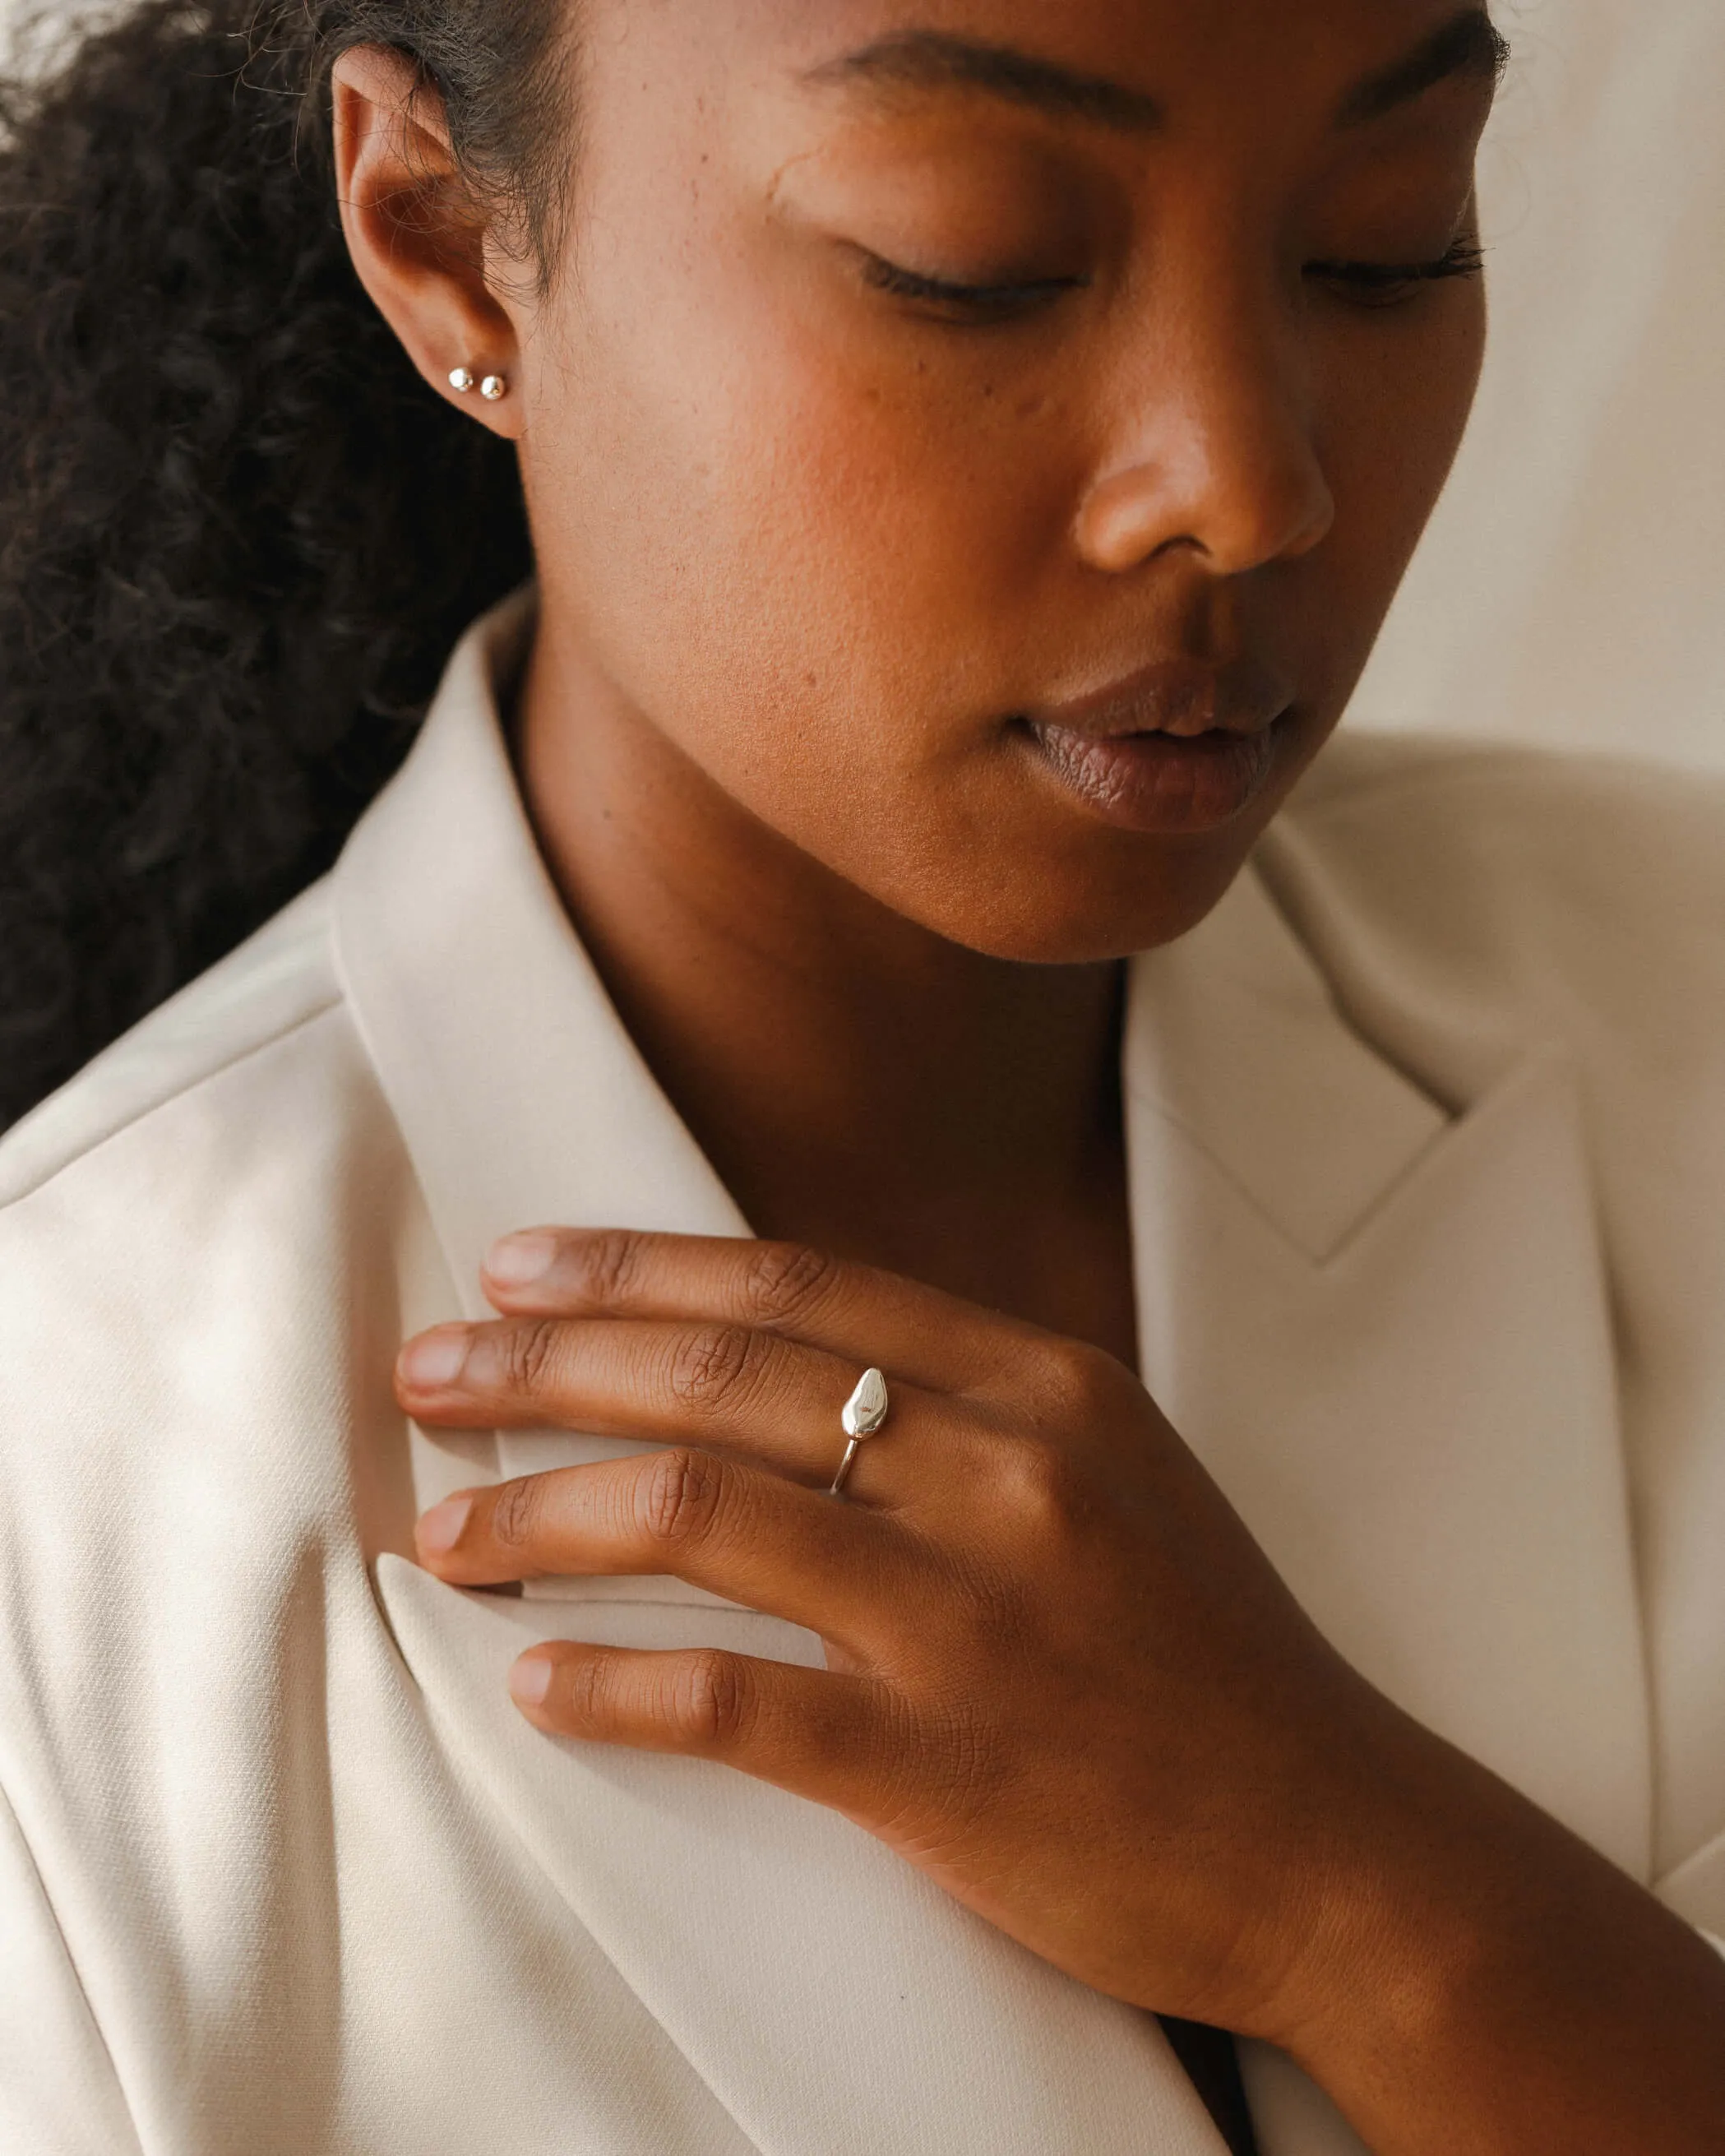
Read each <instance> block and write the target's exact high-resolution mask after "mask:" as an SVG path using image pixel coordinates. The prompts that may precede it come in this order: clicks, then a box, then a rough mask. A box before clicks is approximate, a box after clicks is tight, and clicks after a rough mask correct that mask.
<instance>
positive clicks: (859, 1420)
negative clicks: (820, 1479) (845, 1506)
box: [827, 1368, 887, 1497]
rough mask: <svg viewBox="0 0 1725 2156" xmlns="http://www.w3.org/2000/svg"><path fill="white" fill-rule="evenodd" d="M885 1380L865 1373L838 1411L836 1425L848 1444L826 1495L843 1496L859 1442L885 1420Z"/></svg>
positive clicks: (871, 1434)
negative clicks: (837, 1424) (837, 1423)
mask: <svg viewBox="0 0 1725 2156" xmlns="http://www.w3.org/2000/svg"><path fill="white" fill-rule="evenodd" d="M886 1409H887V1399H886V1378H883V1377H882V1376H881V1374H880V1372H879V1371H878V1370H875V1369H872V1368H870V1369H867V1370H865V1371H864V1372H863V1373H862V1375H861V1377H860V1378H858V1379H857V1381H856V1389H855V1392H853V1393H852V1394H851V1395H850V1399H848V1400H846V1401H845V1405H844V1407H843V1408H842V1409H840V1411H839V1426H840V1427H841V1428H842V1429H843V1430H844V1432H845V1437H846V1439H847V1440H849V1441H848V1443H847V1444H846V1445H845V1457H844V1458H843V1459H842V1460H840V1461H839V1471H838V1473H837V1474H836V1475H835V1476H834V1477H833V1486H832V1488H831V1489H830V1490H829V1491H828V1493H827V1494H828V1496H832V1497H839V1496H843V1495H844V1493H845V1482H846V1481H847V1479H848V1478H849V1476H850V1471H851V1469H852V1468H853V1467H854V1466H855V1464H856V1455H857V1454H858V1452H859V1451H860V1450H861V1447H862V1445H863V1441H864V1440H865V1439H866V1438H870V1437H872V1436H873V1435H875V1431H876V1430H879V1429H880V1425H881V1424H882V1423H883V1422H885V1421H886Z"/></svg>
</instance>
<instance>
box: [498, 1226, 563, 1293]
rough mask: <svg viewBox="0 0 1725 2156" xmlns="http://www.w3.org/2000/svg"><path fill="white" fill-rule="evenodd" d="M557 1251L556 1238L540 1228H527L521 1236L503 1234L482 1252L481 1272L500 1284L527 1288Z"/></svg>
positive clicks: (550, 1264) (549, 1264) (549, 1263)
mask: <svg viewBox="0 0 1725 2156" xmlns="http://www.w3.org/2000/svg"><path fill="white" fill-rule="evenodd" d="M556 1256H557V1237H556V1236H555V1235H547V1233H546V1232H545V1230H544V1229H537V1228H530V1229H528V1230H527V1231H526V1234H525V1235H505V1236H504V1237H502V1239H501V1240H500V1241H498V1242H495V1243H493V1244H492V1245H491V1247H490V1250H487V1251H486V1253H485V1273H486V1276H487V1277H488V1278H489V1279H491V1280H494V1281H496V1283H497V1285H498V1286H500V1287H528V1286H531V1284H532V1283H533V1281H536V1280H542V1279H543V1278H544V1276H545V1275H546V1274H547V1273H548V1272H549V1271H550V1270H551V1268H552V1261H553V1260H555V1258H556Z"/></svg>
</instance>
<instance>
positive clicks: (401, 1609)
mask: <svg viewBox="0 0 1725 2156" xmlns="http://www.w3.org/2000/svg"><path fill="white" fill-rule="evenodd" d="M377 1587H378V1594H379V1599H380V1601H381V1603H382V1607H383V1609H384V1611H385V1613H386V1615H387V1618H388V1623H389V1625H390V1626H391V1628H392V1630H393V1633H394V1635H395V1638H396V1640H397V1642H398V1645H399V1647H400V1649H401V1652H402V1654H403V1657H404V1659H405V1661H406V1662H407V1664H408V1668H409V1669H410V1671H412V1673H413V1676H414V1678H415V1680H416V1681H417V1682H418V1685H419V1686H420V1688H421V1690H422V1692H423V1694H424V1701H425V1706H426V1710H427V1712H428V1715H429V1719H430V1721H431V1723H432V1726H433V1727H434V1730H435V1732H436V1733H437V1735H438V1737H439V1740H440V1742H441V1743H442V1744H443V1745H444V1748H445V1750H446V1752H447V1753H448V1755H449V1758H450V1761H451V1763H452V1765H453V1767H454V1770H455V1772H456V1773H457V1774H458V1775H459V1777H460V1778H461V1779H463V1780H465V1782H466V1783H467V1784H469V1785H470V1786H474V1785H477V1787H478V1788H479V1789H480V1790H481V1791H482V1792H483V1793H484V1794H485V1797H486V1798H488V1799H489V1800H490V1803H491V1804H492V1805H493V1806H494V1807H495V1810H496V1812H497V1813H499V1814H500V1815H501V1817H502V1818H503V1819H504V1820H506V1821H507V1823H508V1825H510V1827H511V1828H512V1829H513V1830H514V1831H515V1832H516V1834H517V1835H519V1836H520V1838H521V1840H522V1841H523V1843H524V1844H525V1845H526V1846H527V1848H528V1849H529V1850H530V1851H531V1852H532V1853H533V1855H534V1856H535V1857H536V1860H537V1861H538V1863H539V1864H540V1865H541V1866H542V1868H543V1870H544V1871H545V1874H546V1876H547V1879H548V1880H549V1881H551V1883H552V1885H553V1886H555V1887H556V1889H557V1892H560V1893H561V1894H562V1895H563V1896H564V1897H566V1899H567V1901H568V1902H569V1904H570V1905H571V1907H572V1908H573V1909H574V1910H575V1912H576V1913H577V1915H578V1917H580V1918H581V1920H582V1922H583V1923H584V1924H585V1925H586V1926H587V1928H588V1931H589V1932H590V1933H592V1935H593V1938H595V1939H596V1940H597V1941H598V1944H599V1946H600V1947H601V1948H602V1949H603V1951H604V1952H605V1953H607V1954H608V1956H609V1958H611V1960H612V1961H613V1962H614V1964H615V1966H616V1967H617V1969H619V1972H620V1973H621V1974H622V1975H623V1977H624V1979H625V1980H626V1981H627V1982H628V1983H629V1985H630V1986H631V1987H632V1988H633V1989H634V1991H635V1993H636V1994H637V1995H638V1996H639V1998H640V1999H641V2000H642V2002H643V2004H644V2005H645V2006H646V2007H647V2009H648V2010H649V2011H650V2012H651V2013H652V2014H653V2015H654V2016H655V2019H656V2020H658V2021H659V2022H660V2025H662V2026H663V2027H664V2028H665V2030H666V2032H667V2033H668V2034H669V2035H670V2037H671V2039H672V2040H673V2041H674V2042H675V2044H676V2045H677V2046H679V2048H680V2050H681V2051H683V2053H684V2055H685V2056H686V2057H687V2058H688V2059H689V2061H690V2062H691V2065H692V2066H694V2067H695V2069H696V2071H697V2072H698V2073H699V2074H700V2075H701V2076H702V2078H703V2079H704V2080H705V2081H706V2083H707V2085H708V2087H710V2088H711V2090H712V2092H713V2093H714V2094H715V2096H716V2097H717V2098H718V2100H719V2101H720V2102H721V2103H722V2104H723V2105H724V2106H725V2107H726V2110H727V2111H728V2112H730V2113H731V2115H732V2117H734V2118H735V2119H736V2120H737V2123H738V2125H739V2127H740V2128H741V2129H742V2132H743V2133H746V2134H747V2135H748V2136H749V2137H750V2138H751V2139H752V2140H753V2141H754V2142H755V2143H756V2144H757V2146H758V2147H759V2148H761V2149H762V2151H763V2152H765V2156H808V2153H809V2152H812V2151H814V2150H819V2151H820V2152H821V2156H882V2152H883V2151H886V2150H891V2151H892V2152H893V2156H952V2152H953V2151H954V2150H974V2151H976V2152H978V2156H983V2152H984V2151H986V2152H987V2156H1222V2148H1221V2143H1220V2141H1219V2138H1218V2136H1217V2135H1216V2133H1215V2130H1214V2128H1213V2127H1212V2125H1211V2124H1210V2122H1209V2118H1208V2117H1207V2116H1206V2114H1205V2113H1204V2110H1203V2107H1202V2106H1201V2105H1200V2104H1199V2102H1198V2099H1197V2097H1196V2096H1195V2095H1194V2092H1193V2091H1192V2088H1191V2087H1190V2084H1189V2082H1187V2081H1186V2079H1185V2076H1183V2074H1182V2073H1181V2071H1179V2068H1178V2066H1177V2065H1176V2064H1175V2063H1174V2061H1173V2057H1172V2055H1171V2054H1170V2053H1169V2051H1168V2046H1167V2044H1166V2042H1165V2040H1163V2035H1162V2033H1161V2031H1160V2030H1159V2029H1158V2027H1157V2026H1156V2025H1155V2023H1154V2022H1153V2020H1150V2019H1149V2017H1148V2016H1147V2015H1141V2014H1138V2013H1137V2012H1135V2011H1133V2010H1132V2009H1130V2008H1127V2007H1125V2006H1122V2005H1119V2004H1118V2003H1117V2001H1114V2000H1111V1999H1104V1998H1102V1997H1101V1996H1100V1995H1099V1994H1096V1993H1095V1992H1091V1991H1089V1990H1086V1989H1085V1988H1084V1986H1082V1985H1081V1984H1075V1983H1073V1982H1072V1981H1071V1980H1070V1979H1068V1978H1065V1977H1063V1976H1061V1975H1060V1974H1057V1973H1056V1972H1055V1970H1054V1969H1050V1968H1049V1967H1048V1966H1047V1964H1046V1963H1043V1962H1041V1961H1039V1960H1038V1959H1037V1958H1035V1957H1034V1955H1032V1954H1030V1953H1026V1952H1025V1951H1024V1949H1022V1948H1019V1947H1017V1946H1015V1945H1014V1944H1013V1943H1012V1942H1011V1941H1009V1940H1008V1939H1006V1938H1003V1937H1002V1936H1001V1935H1000V1934H999V1933H996V1932H994V1931H993V1930H992V1929H991V1928H989V1927H988V1926H987V1925H986V1924H984V1923H983V1922H982V1921H981V1920H980V1919H979V1918H978V1917H973V1916H971V1915H970V1914H968V1912H966V1911H964V1910H963V1909H961V1908H960V1907H958V1906H957V1904H956V1903H954V1902H951V1901H949V1900H948V1899H947V1897H945V1896H944V1895H943V1894H942V1893H941V1892H939V1891H938V1890H937V1888H935V1887H934V1886H932V1885H931V1884H930V1883H929V1882H928V1881H926V1880H925V1879H923V1878H922V1877H921V1876H920V1875H919V1874H917V1873H916V1872H915V1871H912V1870H911V1867H910V1866H907V1865H906V1864H904V1863H903V1862H902V1861H901V1860H900V1859H898V1858H897V1857H896V1856H893V1855H892V1854H891V1851H888V1850H886V1848H884V1847H883V1846H882V1845H880V1843H878V1842H876V1841H875V1840H872V1838H870V1836H869V1835H865V1834H863V1833H862V1832H861V1831H860V1830H859V1829H857V1828H855V1827H853V1826H851V1825H850V1824H849V1823H848V1822H847V1821H845V1820H842V1819H840V1818H839V1816H838V1815H836V1814H834V1813H832V1812H829V1811H825V1810H824V1809H821V1808H819V1806H817V1805H814V1804H808V1803H805V1802H803V1800H801V1799H798V1798H795V1797H791V1796H788V1795H786V1794H784V1793H783V1791H780V1790H778V1789H771V1788H769V1787H768V1786H767V1785H765V1784H762V1783H759V1782H754V1781H751V1780H749V1779H747V1778H746V1777H744V1776H742V1775H740V1774H734V1773H732V1772H730V1771H728V1770H726V1768H720V1767H716V1766H711V1765H708V1764H706V1763H702V1762H696V1761H688V1760H679V1759H670V1758H660V1757H656V1756H655V1755H652V1754H650V1753H633V1752H626V1751H619V1750H614V1749H611V1748H606V1747H601V1746H597V1745H583V1744H575V1743H558V1742H556V1741H554V1740H552V1739H549V1738H545V1737H543V1736H542V1735H540V1734H539V1733H538V1732H536V1731H535V1730H534V1729H532V1728H531V1727H530V1726H529V1725H528V1724H527V1723H526V1722H524V1721H523V1720H522V1719H521V1717H520V1716H519V1715H518V1714H517V1713H516V1711H515V1709H514V1708H513V1707H511V1705H510V1702H509V1700H508V1697H507V1694H506V1690H505V1683H504V1679H505V1673H506V1670H507V1668H508V1666H509V1663H510V1661H511V1659H512V1658H513V1656H514V1655H516V1654H517V1653H518V1652H519V1651H520V1650H521V1648H522V1647H523V1646H525V1645H527V1644H528V1643H529V1642H530V1641H531V1640H536V1639H538V1638H541V1637H542V1636H544V1634H545V1631H546V1630H547V1624H546V1619H547V1612H546V1611H545V1610H544V1609H542V1608H537V1609H536V1608H534V1607H532V1606H531V1605H524V1604H520V1603H515V1604H511V1603H509V1602H506V1601H502V1600H500V1599H495V1598H492V1597H489V1596H484V1595H470V1594H459V1593H457V1592H456V1591H454V1589H449V1588H447V1587H444V1586H443V1585H441V1584H439V1583H438V1582H436V1581H434V1580H433V1579H432V1578H430V1577H429V1575H428V1574H426V1573H422V1572H419V1571H418V1570H417V1569H416V1568H414V1567H413V1566H412V1565H409V1564H407V1563H403V1562H402V1561H401V1560H400V1559H399V1558H392V1557H385V1558H382V1560H380V1562H379V1564H378V1568H377ZM559 1614H560V1615H561V1614H566V1613H559ZM642 1614H643V1613H642V1612H640V1611H639V1610H635V1611H629V1610H625V1609H618V1608H616V1607H612V1608H610V1609H588V1610H585V1611H583V1621H582V1630H583V1636H585V1637H588V1638H593V1639H611V1640H617V1641H619V1642H624V1641H633V1642H635V1643H638V1644H654V1645H670V1644H671V1639H670V1635H667V1634H665V1633H664V1632H662V1631H661V1632H658V1633H655V1634H654V1635H651V1637H650V1638H649V1639H644V1638H643V1635H641V1633H640V1632H639V1630H637V1629H635V1628H636V1627H637V1626H638V1625H639V1621H640V1619H641V1616H642ZM665 1614H666V1615H667V1617H669V1616H670V1614H671V1613H665ZM675 1619H676V1620H677V1621H679V1622H682V1623H685V1624H692V1623H699V1624H700V1625H703V1626H705V1627H708V1628H711V1627H713V1626H716V1625H719V1626H728V1627H730V1628H731V1629H730V1630H727V1631H726V1633H725V1636H726V1638H727V1639H728V1640H730V1641H731V1642H732V1644H734V1645H738V1646H740V1647H742V1648H743V1650H745V1651H763V1648H762V1646H761V1645H760V1644H759V1643H757V1641H756V1640H754V1638H753V1635H752V1633H751V1631H750V1630H749V1628H750V1627H752V1626H765V1625H770V1624H771V1623H772V1621H773V1620H768V1619H764V1618H758V1617H751V1616H749V1615H748V1614H747V1613H742V1612H736V1613H717V1612H702V1613H699V1614H698V1615H697V1613H695V1612H692V1611H690V1610H687V1609H684V1610H680V1611H678V1612H676V1613H675ZM705 1636H716V1634H713V1633H712V1632H711V1630H709V1631H708V1632H707V1633H706V1635H705Z"/></svg>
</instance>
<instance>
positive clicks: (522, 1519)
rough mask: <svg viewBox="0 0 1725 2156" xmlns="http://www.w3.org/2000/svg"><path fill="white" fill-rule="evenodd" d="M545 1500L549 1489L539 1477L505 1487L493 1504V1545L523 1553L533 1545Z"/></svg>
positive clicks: (500, 1489)
mask: <svg viewBox="0 0 1725 2156" xmlns="http://www.w3.org/2000/svg"><path fill="white" fill-rule="evenodd" d="M544 1497H545V1486H544V1484H543V1483H542V1481H540V1479H539V1477H538V1476H536V1475H530V1476H526V1478H525V1479H524V1480H522V1481H517V1482H506V1483H504V1484H503V1485H502V1486H501V1487H500V1488H499V1490H498V1491H497V1495H496V1496H495V1499H494V1500H493V1501H492V1506H491V1539H492V1541H493V1542H495V1543H501V1545H502V1546H503V1548H506V1549H519V1548H521V1547H523V1546H524V1545H525V1544H526V1543H530V1542H531V1540H532V1538H533V1536H534V1534H535V1532H536V1530H537V1528H538V1525H539V1521H540V1517H541V1514H542V1512H543V1509H544Z"/></svg>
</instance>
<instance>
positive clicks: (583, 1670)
mask: <svg viewBox="0 0 1725 2156" xmlns="http://www.w3.org/2000/svg"><path fill="white" fill-rule="evenodd" d="M557 1684H558V1689H559V1690H560V1691H561V1694H562V1702H561V1704H562V1711H563V1713H564V1715H565V1717H567V1720H569V1721H570V1722H574V1723H576V1724H578V1726H580V1727H583V1728H598V1727H603V1726H604V1724H605V1723H606V1722H608V1720H609V1718H610V1717H611V1716H612V1714H613V1713H614V1711H615V1706H616V1686H615V1684H614V1666H613V1663H612V1661H611V1657H610V1656H609V1655H603V1654H599V1655H574V1656H572V1657H571V1658H570V1659H568V1660H567V1661H565V1662H564V1663H563V1664H562V1668H561V1670H560V1671H559V1672H558V1678H557Z"/></svg>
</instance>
